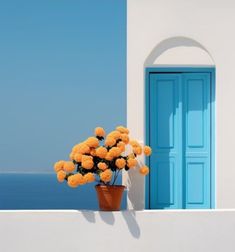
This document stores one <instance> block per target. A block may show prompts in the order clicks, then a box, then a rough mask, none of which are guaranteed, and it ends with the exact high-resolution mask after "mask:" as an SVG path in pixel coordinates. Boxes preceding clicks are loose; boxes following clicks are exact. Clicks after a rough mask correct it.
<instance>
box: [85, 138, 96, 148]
mask: <svg viewBox="0 0 235 252" xmlns="http://www.w3.org/2000/svg"><path fill="white" fill-rule="evenodd" d="M85 143H86V144H87V145H88V146H89V147H90V148H96V147H98V146H99V140H98V139H97V138H96V137H89V138H87V140H86V141H85Z"/></svg>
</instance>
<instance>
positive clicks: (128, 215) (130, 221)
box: [81, 211, 140, 239]
mask: <svg viewBox="0 0 235 252" xmlns="http://www.w3.org/2000/svg"><path fill="white" fill-rule="evenodd" d="M118 213H120V214H122V216H123V219H124V220H125V223H126V225H127V228H128V230H129V231H130V234H131V235H132V236H133V237H134V238H135V239H138V238H140V227H139V225H138V223H137V221H136V216H135V211H121V212H118ZM81 214H82V215H83V216H84V218H85V219H86V220H87V221H88V222H90V223H94V224H95V223H96V216H95V212H93V211H81ZM99 216H100V218H101V220H102V221H103V222H104V223H106V224H107V225H111V226H114V225H115V217H114V214H113V212H102V211H101V212H99Z"/></svg>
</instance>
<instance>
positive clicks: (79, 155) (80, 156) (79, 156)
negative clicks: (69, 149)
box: [74, 153, 82, 162]
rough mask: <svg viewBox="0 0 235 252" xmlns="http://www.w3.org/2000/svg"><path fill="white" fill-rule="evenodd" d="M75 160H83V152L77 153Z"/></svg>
mask: <svg viewBox="0 0 235 252" xmlns="http://www.w3.org/2000/svg"><path fill="white" fill-rule="evenodd" d="M74 160H75V161H76V162H82V154H81V153H76V154H75V155H74Z"/></svg>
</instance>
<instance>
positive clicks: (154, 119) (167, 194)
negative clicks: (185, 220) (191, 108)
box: [150, 74, 182, 208]
mask: <svg viewBox="0 0 235 252" xmlns="http://www.w3.org/2000/svg"><path fill="white" fill-rule="evenodd" d="M180 78H181V77H180V75H178V74H171V75H165V74H157V75H156V74H151V77H150V104H151V105H150V136H151V139H150V145H151V146H152V149H153V155H152V157H151V159H150V166H151V167H154V168H153V169H154V170H155V171H156V172H154V173H153V176H150V184H151V188H153V189H151V192H150V198H151V199H150V207H151V208H181V207H182V194H181V193H180V192H181V191H182V183H181V177H182V169H179V166H182V165H181V164H182V157H181V156H180V146H181V145H182V143H181V130H180V129H181V114H182V113H180V112H179V110H182V107H181V102H180V97H181V88H180ZM176 167H177V169H176Z"/></svg>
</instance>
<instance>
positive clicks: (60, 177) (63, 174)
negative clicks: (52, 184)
mask: <svg viewBox="0 0 235 252" xmlns="http://www.w3.org/2000/svg"><path fill="white" fill-rule="evenodd" d="M65 178H66V172H65V171H63V170H60V171H58V173H57V180H58V181H59V182H60V183H62V182H63V181H64V179H65Z"/></svg>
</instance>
